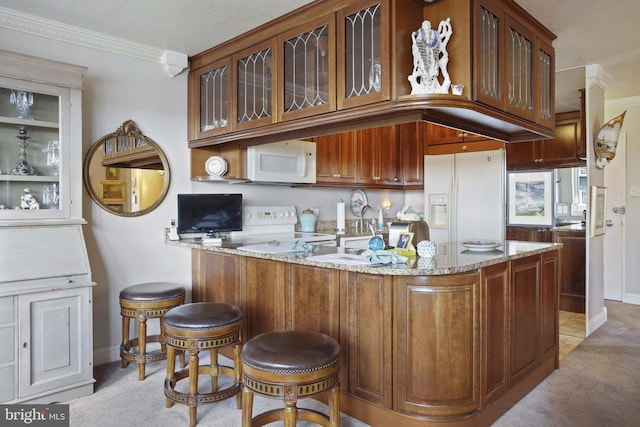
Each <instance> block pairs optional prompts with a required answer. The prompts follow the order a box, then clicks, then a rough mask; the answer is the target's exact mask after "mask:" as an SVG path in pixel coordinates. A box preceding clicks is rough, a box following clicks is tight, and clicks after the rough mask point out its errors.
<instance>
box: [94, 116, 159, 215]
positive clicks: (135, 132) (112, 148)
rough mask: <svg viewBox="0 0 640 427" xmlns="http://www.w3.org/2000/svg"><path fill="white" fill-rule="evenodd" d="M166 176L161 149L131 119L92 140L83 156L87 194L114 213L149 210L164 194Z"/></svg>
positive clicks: (155, 205)
mask: <svg viewBox="0 0 640 427" xmlns="http://www.w3.org/2000/svg"><path fill="white" fill-rule="evenodd" d="M170 179H171V172H170V170H169V162H168V161H167V157H166V156H165V154H164V152H163V151H162V150H161V149H160V147H159V146H158V144H156V143H155V142H154V141H153V140H152V139H151V138H148V137H146V136H144V135H143V134H142V132H140V129H138V125H136V123H135V122H134V121H133V120H127V121H126V122H124V123H123V124H122V126H120V127H119V128H118V129H117V130H116V131H115V132H112V133H110V134H108V135H105V136H103V137H102V138H100V139H99V140H98V141H96V143H95V144H93V146H92V147H91V148H90V149H89V152H88V153H87V156H86V157H85V159H84V185H85V187H86V188H87V191H88V192H89V195H90V196H91V198H92V199H93V200H94V201H95V202H96V203H97V204H98V205H100V207H102V208H103V209H104V210H106V211H108V212H111V213H113V214H115V215H120V216H140V215H144V214H146V213H149V212H151V211H152V210H153V209H155V208H156V207H157V206H158V205H159V204H160V203H161V202H162V200H163V199H164V198H165V196H166V195H167V191H168V190H169V182H170Z"/></svg>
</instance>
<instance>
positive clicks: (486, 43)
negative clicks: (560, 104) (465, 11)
mask: <svg viewBox="0 0 640 427" xmlns="http://www.w3.org/2000/svg"><path fill="white" fill-rule="evenodd" d="M474 4H475V7H474V17H473V19H474V21H475V24H476V25H474V34H473V38H474V43H473V46H474V50H473V58H474V60H473V65H472V67H473V80H474V81H473V97H474V99H475V100H476V101H479V102H482V103H484V104H487V105H490V106H492V107H495V108H498V109H501V110H504V111H505V112H507V113H511V114H514V115H516V116H517V117H520V118H523V119H525V120H528V121H531V122H534V123H538V124H540V125H542V126H544V127H547V128H552V127H553V123H554V81H555V76H554V73H555V70H554V67H555V63H554V58H555V52H554V50H553V47H551V39H552V38H553V37H552V35H551V34H550V33H548V32H546V31H545V32H543V31H542V30H543V29H542V28H541V27H540V26H538V25H536V24H535V23H534V21H532V20H530V19H527V18H526V17H524V16H523V15H522V14H521V13H518V11H517V10H516V9H515V7H516V6H514V5H512V4H510V3H509V2H498V1H495V0H476V1H474Z"/></svg>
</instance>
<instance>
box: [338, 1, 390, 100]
mask: <svg viewBox="0 0 640 427" xmlns="http://www.w3.org/2000/svg"><path fill="white" fill-rule="evenodd" d="M390 7H391V6H390V1H389V0H382V1H380V0H379V1H373V2H372V1H371V0H360V1H356V2H353V4H351V5H349V6H348V7H345V8H343V9H340V10H339V11H338V12H337V22H338V28H337V37H338V46H341V47H342V49H340V50H339V54H338V57H337V73H336V74H337V77H338V79H337V84H338V92H337V101H338V109H343V108H349V107H353V106H357V105H362V104H366V103H371V102H377V101H382V100H388V99H389V96H390V92H391V90H390V87H391V78H390V76H391V55H390V39H391V36H390V22H391V21H390V18H389V16H390V13H391V12H390Z"/></svg>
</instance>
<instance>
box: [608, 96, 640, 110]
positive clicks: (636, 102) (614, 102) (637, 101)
mask: <svg viewBox="0 0 640 427" xmlns="http://www.w3.org/2000/svg"><path fill="white" fill-rule="evenodd" d="M638 106H640V96H629V97H626V98H616V99H609V100H606V101H604V107H605V108H631V107H638Z"/></svg>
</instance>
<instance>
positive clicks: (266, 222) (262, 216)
mask: <svg viewBox="0 0 640 427" xmlns="http://www.w3.org/2000/svg"><path fill="white" fill-rule="evenodd" d="M243 214H244V219H243V221H242V231H234V232H232V233H230V236H229V237H230V239H231V241H232V242H233V243H234V244H236V243H237V244H240V246H238V248H237V249H240V250H247V251H252V252H262V253H277V252H288V251H290V250H291V248H290V245H289V243H290V242H292V241H296V240H297V241H300V242H304V243H313V244H322V245H327V246H335V244H336V236H335V234H326V233H307V232H299V231H296V230H295V225H296V224H297V223H298V215H297V213H296V208H295V206H244V208H243Z"/></svg>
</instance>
